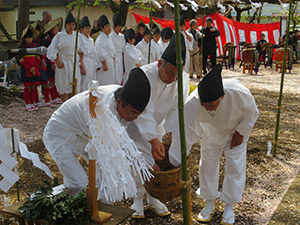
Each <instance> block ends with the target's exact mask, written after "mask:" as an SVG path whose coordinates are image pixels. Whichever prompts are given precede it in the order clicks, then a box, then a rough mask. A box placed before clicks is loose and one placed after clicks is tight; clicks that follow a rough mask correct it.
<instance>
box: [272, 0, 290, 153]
mask: <svg viewBox="0 0 300 225" xmlns="http://www.w3.org/2000/svg"><path fill="white" fill-rule="evenodd" d="M292 3H293V1H292V0H289V15H288V21H287V32H286V38H285V47H284V58H283V65H282V73H281V82H280V91H279V99H278V105H277V115H276V127H275V138H274V142H273V144H274V147H273V156H274V157H276V154H277V146H278V137H279V125H280V112H281V108H282V105H281V102H282V97H283V84H284V74H285V70H286V55H287V46H288V39H289V38H288V37H289V34H290V21H291V11H292Z"/></svg>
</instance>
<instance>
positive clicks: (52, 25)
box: [43, 17, 63, 104]
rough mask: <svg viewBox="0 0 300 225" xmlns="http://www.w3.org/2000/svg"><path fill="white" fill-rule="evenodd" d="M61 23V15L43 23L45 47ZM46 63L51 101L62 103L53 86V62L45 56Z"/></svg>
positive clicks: (59, 28)
mask: <svg viewBox="0 0 300 225" xmlns="http://www.w3.org/2000/svg"><path fill="white" fill-rule="evenodd" d="M62 25H63V19H62V17H59V18H57V19H55V20H52V21H50V22H49V23H47V24H46V25H45V27H44V28H45V31H44V33H45V36H44V41H43V46H45V47H47V48H48V47H49V45H50V44H51V42H52V40H53V38H54V36H55V35H56V34H57V33H58V32H59V31H60V30H61V28H62ZM46 64H47V76H48V81H49V90H50V96H51V103H55V104H60V103H62V101H61V99H60V98H59V94H58V92H57V89H56V86H55V62H52V61H51V60H50V59H48V58H47V57H46Z"/></svg>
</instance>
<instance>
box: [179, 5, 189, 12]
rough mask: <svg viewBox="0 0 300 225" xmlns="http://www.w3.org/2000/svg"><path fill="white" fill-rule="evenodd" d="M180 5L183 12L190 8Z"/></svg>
mask: <svg viewBox="0 0 300 225" xmlns="http://www.w3.org/2000/svg"><path fill="white" fill-rule="evenodd" d="M179 5H180V7H181V9H182V10H183V11H186V10H188V7H187V6H185V5H184V4H181V3H179Z"/></svg>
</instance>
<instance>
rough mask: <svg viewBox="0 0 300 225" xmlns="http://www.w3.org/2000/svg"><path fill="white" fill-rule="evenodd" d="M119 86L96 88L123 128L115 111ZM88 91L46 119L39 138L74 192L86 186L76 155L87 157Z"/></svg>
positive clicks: (67, 102)
mask: <svg viewBox="0 0 300 225" xmlns="http://www.w3.org/2000/svg"><path fill="white" fill-rule="evenodd" d="M120 87H121V86H119V85H107V86H102V87H99V88H98V89H99V90H101V91H102V93H104V95H105V102H104V103H105V104H108V105H109V106H110V110H111V112H112V113H113V114H114V115H115V116H116V117H117V118H118V120H119V122H120V123H122V124H123V125H124V126H127V123H128V122H125V121H123V120H121V118H120V116H119V114H118V112H117V110H116V109H115V97H114V92H115V91H116V90H117V89H118V88H120ZM88 98H89V92H88V91H85V92H82V93H80V94H77V95H75V96H74V97H72V98H71V99H69V100H68V101H66V102H64V103H63V104H62V105H61V106H60V107H59V108H58V109H57V110H56V111H55V112H54V113H53V114H52V116H51V118H50V119H49V121H48V123H47V125H46V127H45V130H44V135H43V141H44V144H45V147H46V149H47V150H48V152H49V153H50V155H51V157H52V158H53V159H54V161H55V162H56V164H57V166H58V168H59V169H60V172H61V173H62V174H63V176H64V185H65V187H66V188H70V189H72V190H73V191H74V192H73V193H74V194H75V193H77V192H80V191H82V190H83V189H85V188H86V186H87V184H88V179H87V175H86V173H85V171H84V169H83V168H82V166H81V165H80V163H79V160H78V158H77V155H82V156H83V157H84V158H86V159H87V158H88V156H87V153H86V152H85V151H84V149H85V147H86V145H87V144H88V142H89V137H90V136H91V135H90V131H89V127H88V120H87V118H88V113H89V112H87V111H86V104H87V103H86V101H87V100H88Z"/></svg>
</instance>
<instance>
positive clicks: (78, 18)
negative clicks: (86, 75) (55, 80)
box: [72, 0, 81, 96]
mask: <svg viewBox="0 0 300 225" xmlns="http://www.w3.org/2000/svg"><path fill="white" fill-rule="evenodd" d="M80 7H81V0H78V15H77V24H76V25H77V26H76V41H75V52H74V64H73V83H72V96H74V95H76V94H77V78H76V65H77V63H76V60H77V47H78V31H79V23H80Z"/></svg>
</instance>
